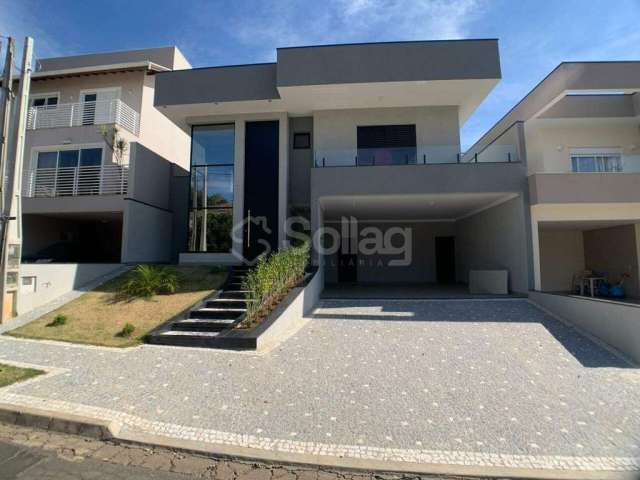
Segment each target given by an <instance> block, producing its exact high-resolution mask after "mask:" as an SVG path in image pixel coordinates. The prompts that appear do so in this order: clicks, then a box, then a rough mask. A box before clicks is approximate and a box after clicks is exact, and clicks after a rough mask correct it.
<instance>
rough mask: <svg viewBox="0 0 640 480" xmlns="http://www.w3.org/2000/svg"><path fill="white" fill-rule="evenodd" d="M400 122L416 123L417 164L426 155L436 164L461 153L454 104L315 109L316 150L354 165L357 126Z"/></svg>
mask: <svg viewBox="0 0 640 480" xmlns="http://www.w3.org/2000/svg"><path fill="white" fill-rule="evenodd" d="M398 124H415V125H416V144H417V145H418V163H421V162H422V161H423V155H426V156H427V159H428V161H429V162H434V163H438V161H444V160H449V161H451V162H455V161H456V156H457V154H458V153H459V152H460V128H459V119H458V107H455V106H454V107H414V108H367V109H354V110H322V111H316V112H314V114H313V149H314V153H315V155H316V157H318V158H320V157H323V156H325V157H326V158H327V162H330V160H332V159H334V158H338V157H343V158H344V159H345V161H347V162H351V164H352V163H353V159H354V158H355V156H356V154H357V147H358V141H357V127H358V126H365V125H398ZM443 147H444V148H443ZM327 164H328V165H332V163H327ZM347 164H349V163H347Z"/></svg>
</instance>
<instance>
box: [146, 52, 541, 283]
mask: <svg viewBox="0 0 640 480" xmlns="http://www.w3.org/2000/svg"><path fill="white" fill-rule="evenodd" d="M500 77H501V71H500V61H499V54H498V42H497V40H461V41H419V42H392V43H373V44H351V45H328V46H312V47H295V48H281V49H278V50H277V60H276V62H274V63H266V64H253V65H236V66H225V67H211V68H198V69H192V70H182V71H173V72H161V73H158V74H157V75H156V90H155V106H156V107H157V108H158V109H159V110H160V111H161V112H162V113H163V114H164V115H166V116H167V117H168V118H169V119H171V120H172V121H173V122H174V123H175V124H176V125H177V126H179V127H180V128H181V129H182V131H183V132H185V133H186V134H188V135H190V137H191V188H190V193H189V195H188V197H189V200H188V204H187V205H185V211H186V214H187V215H188V220H187V224H188V231H189V236H188V242H187V245H186V247H187V248H186V249H185V250H184V251H183V253H181V254H180V261H181V262H228V263H235V262H239V261H247V260H249V261H250V260H252V259H254V258H255V257H256V255H258V254H260V253H261V252H263V251H265V249H266V250H269V249H271V250H273V249H275V248H278V247H281V246H283V245H285V244H287V242H288V241H289V240H290V238H289V237H290V233H291V232H290V230H291V229H290V228H289V227H290V225H289V223H288V221H287V220H288V219H289V218H291V217H304V218H306V219H307V220H308V222H309V223H308V225H306V228H308V230H309V231H310V233H311V234H312V237H313V238H314V255H315V258H314V261H315V263H316V264H317V265H319V266H320V274H321V275H323V276H324V281H325V284H327V285H329V284H337V283H342V284H344V285H347V284H350V285H353V284H374V283H385V284H393V283H422V284H436V283H443V284H451V283H456V282H460V283H467V282H468V280H469V275H470V272H472V271H486V270H494V271H502V272H504V274H505V275H504V279H505V287H507V286H508V289H509V290H510V291H514V292H526V291H528V289H529V287H530V285H532V281H533V275H532V272H531V271H530V251H531V248H530V244H531V242H530V235H529V229H530V225H531V222H530V218H529V215H530V209H529V202H528V184H527V166H526V162H525V156H524V152H523V147H524V132H523V129H522V126H521V125H519V124H518V125H515V126H514V127H513V128H510V129H507V131H505V132H503V133H502V135H501V136H500V140H499V141H495V142H491V143H489V144H487V145H486V146H485V147H484V148H482V149H480V150H478V151H477V152H474V154H473V155H463V154H462V153H461V149H460V133H459V132H460V127H461V126H462V125H463V124H464V122H465V121H466V120H467V118H468V117H469V116H470V115H471V113H472V112H473V111H474V110H475V109H476V107H477V106H478V105H479V104H480V103H481V102H482V101H483V99H484V98H485V97H486V96H487V94H488V93H489V92H490V91H491V90H492V88H493V87H494V86H495V85H496V83H497V82H498V81H499V79H500ZM302 223H304V222H302ZM330 244H332V245H330ZM374 244H375V245H374Z"/></svg>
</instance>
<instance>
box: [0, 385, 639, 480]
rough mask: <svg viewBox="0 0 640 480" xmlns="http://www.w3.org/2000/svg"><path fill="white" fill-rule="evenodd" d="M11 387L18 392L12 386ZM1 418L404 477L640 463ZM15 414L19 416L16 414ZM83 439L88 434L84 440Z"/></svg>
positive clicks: (581, 470) (634, 467)
mask: <svg viewBox="0 0 640 480" xmlns="http://www.w3.org/2000/svg"><path fill="white" fill-rule="evenodd" d="M8 388H11V387H8ZM0 411H1V412H4V413H2V414H1V415H0V419H3V420H4V421H13V422H14V423H18V422H21V421H25V422H30V423H29V424H30V425H33V426H39V427H41V428H51V429H63V430H62V431H65V432H78V433H80V432H87V433H88V434H89V435H91V436H94V437H95V436H96V435H103V436H104V437H99V438H110V439H114V440H121V441H125V442H130V443H137V444H146V445H157V446H162V447H166V448H172V449H178V450H186V451H191V452H196V453H204V454H208V455H215V456H225V457H235V458H250V459H256V460H261V461H267V462H284V463H293V464H303V465H321V466H331V467H338V468H347V469H356V470H378V471H387V472H389V471H393V472H403V473H420V474H432V475H433V474H439V475H471V476H484V477H487V476H500V477H514V478H537V479H543V478H544V479H563V480H564V479H595V478H598V479H602V478H627V477H628V478H630V479H631V478H637V472H638V471H639V470H640V458H635V457H593V456H591V457H572V456H533V455H512V454H490V453H479V452H455V451H452V452H449V451H434V450H416V449H392V448H381V447H367V446H352V445H332V444H321V443H314V442H302V441H292V440H279V439H271V438H264V437H257V436H254V435H246V434H235V433H227V432H220V431H216V430H207V429H202V428H195V427H185V426H181V425H175V424H169V423H163V422H153V421H150V420H145V419H143V418H140V417H137V416H134V415H130V414H126V413H122V412H117V411H113V410H110V409H105V408H100V407H90V406H85V405H81V404H73V403H70V402H64V401H59V400H48V399H42V398H37V397H31V396H26V395H20V394H14V393H11V392H6V391H5V392H2V393H0ZM10 412H11V413H13V414H14V415H13V416H12V415H11V413H10ZM81 434H82V433H81ZM625 474H628V475H625Z"/></svg>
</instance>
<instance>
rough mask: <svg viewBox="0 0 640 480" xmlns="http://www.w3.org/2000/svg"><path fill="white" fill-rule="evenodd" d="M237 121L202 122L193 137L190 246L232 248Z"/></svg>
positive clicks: (195, 248)
mask: <svg viewBox="0 0 640 480" xmlns="http://www.w3.org/2000/svg"><path fill="white" fill-rule="evenodd" d="M234 136H235V131H234V125H232V124H230V125H198V126H194V127H193V132H192V138H191V195H190V199H189V250H190V251H193V252H229V251H230V250H231V228H232V224H233V164H234V142H235V137H234Z"/></svg>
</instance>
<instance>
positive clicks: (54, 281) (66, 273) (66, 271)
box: [18, 263, 121, 315]
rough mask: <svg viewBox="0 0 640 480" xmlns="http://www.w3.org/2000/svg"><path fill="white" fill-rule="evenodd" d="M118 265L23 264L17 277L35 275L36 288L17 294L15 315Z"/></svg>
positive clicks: (77, 286)
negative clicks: (16, 311) (17, 300)
mask: <svg viewBox="0 0 640 480" xmlns="http://www.w3.org/2000/svg"><path fill="white" fill-rule="evenodd" d="M120 267H121V265H120V264H117V263H116V264H113V263H97V264H90V263H83V264H77V263H47V264H23V265H22V266H21V267H20V276H21V277H22V278H24V277H36V291H35V292H34V293H21V294H20V298H19V302H18V314H19V315H21V314H23V313H26V312H29V311H31V310H33V309H34V308H37V307H39V306H41V305H44V304H45V303H47V302H50V301H51V300H54V299H56V298H58V297H60V296H61V295H64V294H65V293H68V292H71V291H72V290H76V289H81V288H82V286H83V285H86V284H87V283H90V282H92V281H94V280H96V279H98V278H99V277H101V276H103V275H106V274H108V273H110V272H113V271H115V270H117V269H118V268H120Z"/></svg>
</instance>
